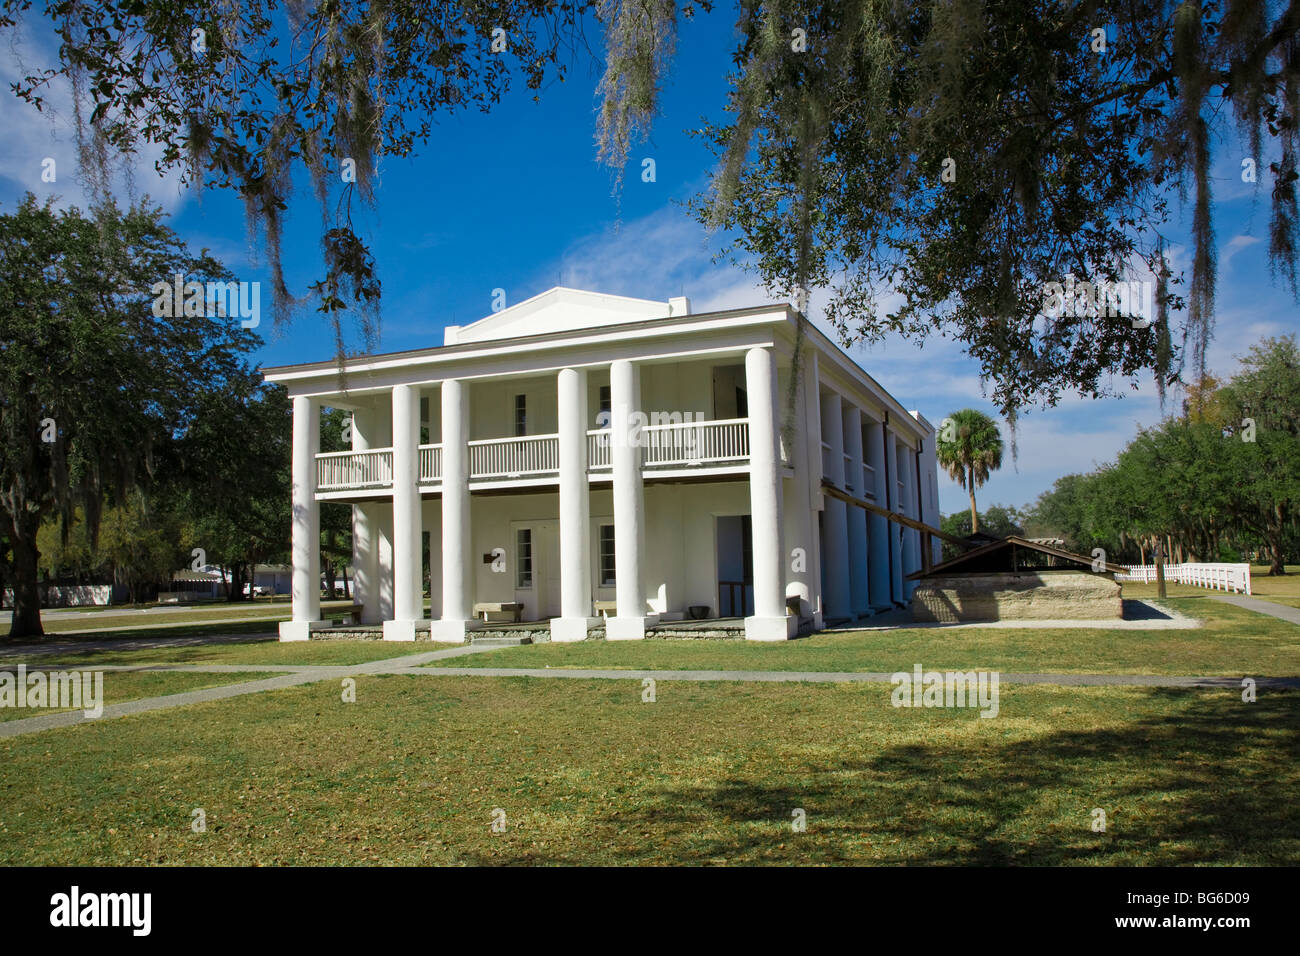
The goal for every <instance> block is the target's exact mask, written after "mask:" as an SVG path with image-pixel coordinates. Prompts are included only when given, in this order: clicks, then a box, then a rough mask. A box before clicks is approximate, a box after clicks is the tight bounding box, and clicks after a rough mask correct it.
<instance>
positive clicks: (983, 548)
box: [907, 534, 1128, 581]
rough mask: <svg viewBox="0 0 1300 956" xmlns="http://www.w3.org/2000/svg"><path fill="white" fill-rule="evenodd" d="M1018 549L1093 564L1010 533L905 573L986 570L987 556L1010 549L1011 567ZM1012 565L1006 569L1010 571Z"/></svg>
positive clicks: (1108, 567) (913, 577) (1109, 568)
mask: <svg viewBox="0 0 1300 956" xmlns="http://www.w3.org/2000/svg"><path fill="white" fill-rule="evenodd" d="M1017 549H1024V550H1025V551H1032V552H1037V553H1039V554H1046V555H1050V556H1051V557H1053V558H1055V559H1056V560H1058V561H1063V562H1065V563H1066V564H1075V565H1079V566H1080V567H1084V568H1087V569H1088V570H1089V571H1091V570H1092V565H1093V559H1092V558H1088V557H1084V556H1083V555H1081V554H1075V553H1074V552H1072V551H1065V550H1063V549H1061V548H1057V547H1053V546H1052V545H1050V544H1043V543H1041V542H1038V541H1030V540H1029V539H1028V538H1022V537H1020V536H1019V535H1014V534H1013V535H1008V536H1007V537H1005V538H1000V539H998V540H997V541H990V542H989V543H988V544H983V545H980V546H979V547H978V548H975V549H973V550H971V551H967V552H966V553H965V554H959V555H958V556H957V557H955V558H950V559H949V560H947V561H944V562H943V563H941V564H936V565H934V567H932V568H930V569H929V570H928V571H927V570H924V569H923V570H920V571H913V572H912V573H911V574H909V575H908V576H907V580H909V581H917V580H920V579H922V578H928V577H934V576H936V575H941V574H961V573H963V566H965V567H966V570H968V571H969V573H972V574H984V573H989V572H988V570H987V565H988V563H989V559H995V560H996V555H997V552H999V551H1002V550H1008V551H1010V552H1011V554H1010V555H1009V557H1008V563H1009V564H1012V565H1013V568H1014V558H1015V551H1016V550H1017ZM1013 568H1011V569H1008V570H1012V569H1013ZM1026 570H1027V571H1028V570H1044V569H1029V568H1027V569H1026ZM1046 570H1051V569H1046ZM1127 570H1128V569H1127V568H1124V567H1121V566H1120V565H1118V564H1108V563H1105V562H1103V564H1102V567H1101V569H1100V571H1099V573H1105V574H1119V573H1123V572H1124V571H1127Z"/></svg>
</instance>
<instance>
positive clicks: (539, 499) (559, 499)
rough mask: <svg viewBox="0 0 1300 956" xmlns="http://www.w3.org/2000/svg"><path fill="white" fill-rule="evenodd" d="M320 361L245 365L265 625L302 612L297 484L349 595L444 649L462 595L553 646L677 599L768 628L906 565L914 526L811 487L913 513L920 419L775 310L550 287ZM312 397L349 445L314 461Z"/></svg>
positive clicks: (307, 590)
mask: <svg viewBox="0 0 1300 956" xmlns="http://www.w3.org/2000/svg"><path fill="white" fill-rule="evenodd" d="M796 367H797V369H798V371H797V373H796V371H795V369H796ZM343 371H344V375H343V376H340V368H339V364H338V362H337V360H336V359H326V360H324V361H320V362H315V363H311V364H304V365H291V366H283V367H279V368H271V369H267V370H266V372H265V376H266V379H267V381H270V382H277V383H280V384H282V385H283V386H285V387H286V388H287V389H288V392H289V395H290V397H291V399H292V401H293V412H294V424H293V436H294V438H293V441H294V446H293V550H292V553H293V588H292V595H293V620H292V621H291V622H286V623H284V624H282V625H281V627H280V634H281V640H302V639H306V638H307V637H309V635H310V632H311V630H312V629H313V628H314V627H319V626H322V625H321V623H320V621H319V618H320V590H319V585H318V582H319V580H320V571H319V562H320V555H319V540H320V535H319V521H320V515H319V507H320V503H321V502H322V501H339V502H346V503H349V504H351V505H352V515H353V546H354V555H353V562H352V567H353V574H354V586H355V597H354V600H355V601H356V602H357V603H359V604H361V605H363V608H364V609H363V611H362V621H363V623H371V624H378V623H381V622H382V624H383V630H384V637H385V639H390V640H412V639H414V638H415V636H416V634H417V632H419V633H420V634H421V636H424V635H425V634H428V633H430V632H431V635H432V637H433V638H434V639H435V640H442V641H464V640H465V639H466V637H467V633H468V632H469V631H471V630H473V629H474V628H475V627H476V626H477V620H478V616H477V615H476V613H475V607H476V605H487V604H504V605H511V604H520V605H522V606H523V610H522V617H523V619H524V620H549V621H550V631H551V637H552V639H553V640H561V641H563V640H581V639H583V638H585V637H586V636H587V634H588V631H589V629H590V628H591V627H592V626H594V625H597V624H601V625H604V626H605V629H606V636H607V638H609V639H611V640H617V639H636V638H641V637H644V636H645V634H646V628H647V627H649V626H653V625H654V624H656V623H659V622H663V621H671V620H678V619H683V618H688V617H690V616H692V613H694V614H695V615H699V614H704V615H705V616H707V617H733V618H743V619H744V632H745V636H746V637H748V638H750V639H754V640H785V639H786V638H789V637H791V636H793V635H795V634H796V633H797V632H798V631H799V630H800V629H801V628H802V629H804V630H807V629H818V628H821V627H823V626H825V625H827V624H832V623H836V622H847V621H852V620H854V619H857V618H859V617H863V616H865V615H868V614H870V613H872V612H873V611H877V610H882V609H886V608H891V607H894V606H897V605H899V604H901V603H903V602H905V601H906V599H907V597H908V596H909V594H910V591H911V587H912V585H911V584H910V583H908V582H906V581H905V577H906V575H907V574H909V573H910V572H912V571H915V570H917V569H919V568H920V567H921V566H922V556H921V536H920V534H919V533H918V532H917V531H915V530H910V529H907V528H904V527H901V526H900V525H898V524H896V523H893V522H891V521H889V520H887V519H886V518H884V517H882V516H880V515H877V514H874V513H870V512H868V511H867V510H866V509H863V508H861V507H856V506H854V505H853V504H851V503H850V502H847V501H845V500H844V499H843V498H841V497H836V496H834V495H832V494H828V493H827V492H826V491H825V490H824V487H823V485H824V483H829V484H830V485H833V486H835V487H836V488H838V489H840V490H842V491H844V492H847V494H848V496H849V497H858V498H861V499H865V500H867V501H870V502H872V503H873V504H877V505H879V506H881V507H884V508H887V509H888V510H890V511H894V512H898V513H900V514H902V515H905V516H908V517H910V518H914V519H917V520H920V521H923V522H925V523H926V524H928V525H931V526H937V524H938V519H939V511H938V491H937V486H936V475H935V454H934V429H933V427H932V426H931V425H930V423H929V422H927V421H926V420H925V418H924V417H922V416H921V415H920V414H918V413H917V412H909V411H907V410H906V409H904V408H903V406H901V405H900V404H899V403H898V402H897V401H896V400H895V399H894V398H893V397H892V396H890V395H889V394H888V393H887V392H886V391H885V390H884V389H883V388H881V387H880V386H879V385H878V384H877V383H876V382H875V381H874V380H873V379H872V378H871V376H869V375H868V374H867V373H866V372H865V371H863V370H862V369H861V368H860V367H859V366H858V365H857V364H856V363H855V362H854V361H853V360H852V359H851V358H849V356H848V355H846V354H845V353H844V352H843V351H842V350H841V349H840V348H838V347H837V346H836V345H835V344H834V343H833V342H832V341H831V340H830V339H828V338H827V337H826V336H825V335H823V334H822V333H821V332H819V331H818V330H817V329H816V328H815V327H814V326H813V325H812V324H810V323H807V322H802V321H800V320H799V318H798V315H797V313H796V312H795V311H794V310H793V309H792V308H790V307H788V306H781V305H776V306H773V305H764V306H758V307H755V308H748V309H733V310H728V311H725V312H707V313H701V314H692V312H691V309H690V303H689V301H688V300H687V299H685V298H675V299H670V300H668V302H667V303H664V302H655V301H649V300H644V299H630V298H624V297H621V296H612V295H602V294H598V293H593V292H583V291H578V290H573V289H564V288H555V289H551V290H550V291H548V292H545V293H543V294H541V295H538V296H535V297H534V298H531V299H529V300H527V301H525V302H521V303H520V304H518V305H515V306H512V307H510V308H507V309H503V310H502V311H500V312H497V313H495V314H493V315H490V316H488V317H487V318H484V319H481V320H479V321H477V322H474V323H472V324H470V325H466V326H459V327H450V328H448V329H446V332H445V342H444V345H443V346H442V347H438V348H427V349H419V350H414V351H408V352H395V353H390V354H382V355H370V356H361V357H357V358H351V359H348V360H347V362H346V363H345V366H344V370H343ZM322 407H333V408H345V409H350V410H351V411H352V423H353V427H352V450H351V451H349V452H342V453H334V454H320V453H319V440H320V438H319V436H320V427H319V414H320V409H321V408H322ZM933 547H934V555H935V558H936V559H937V557H938V553H939V542H938V541H937V540H936V541H934V542H933ZM426 554H427V558H428V564H429V567H430V581H429V585H430V587H429V591H430V595H431V610H430V612H429V617H428V618H426V616H425V610H424V602H423V586H424V581H423V580H422V576H423V575H422V568H423V564H424V557H425V555H426ZM692 609H694V612H692ZM480 610H482V608H480ZM602 612H604V613H605V614H606V615H607V619H606V620H602V619H601V613H602Z"/></svg>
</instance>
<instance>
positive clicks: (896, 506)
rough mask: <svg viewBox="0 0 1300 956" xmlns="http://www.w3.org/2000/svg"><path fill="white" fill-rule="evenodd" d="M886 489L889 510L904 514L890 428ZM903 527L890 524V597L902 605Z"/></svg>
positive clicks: (887, 433) (887, 430)
mask: <svg viewBox="0 0 1300 956" xmlns="http://www.w3.org/2000/svg"><path fill="white" fill-rule="evenodd" d="M885 487H886V491H887V492H888V494H889V510H891V511H893V512H895V513H897V514H902V513H903V505H902V502H901V501H900V500H899V494H898V437H897V436H896V435H895V434H894V432H893V430H892V429H890V428H889V427H886V428H885ZM902 527H903V526H902V525H900V524H897V523H896V522H893V521H891V522H890V523H889V567H890V581H891V584H892V586H891V588H890V596H891V598H892V599H893V600H894V601H896V602H898V603H900V604H901V603H902V601H903V536H902V535H901V534H899V532H900V531H901V530H902Z"/></svg>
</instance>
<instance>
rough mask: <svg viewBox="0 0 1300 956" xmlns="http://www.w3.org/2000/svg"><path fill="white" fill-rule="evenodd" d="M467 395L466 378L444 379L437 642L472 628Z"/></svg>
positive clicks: (456, 638) (458, 637) (459, 637)
mask: <svg viewBox="0 0 1300 956" xmlns="http://www.w3.org/2000/svg"><path fill="white" fill-rule="evenodd" d="M468 441H469V394H468V391H467V388H466V386H465V384H464V383H463V382H460V381H457V380H455V379H448V380H447V381H445V382H443V383H442V617H441V618H440V619H439V620H437V621H434V622H433V627H432V631H433V639H434V640H435V641H453V642H464V640H465V637H466V632H467V631H470V630H472V629H473V628H474V625H475V622H474V592H473V587H474V579H473V576H472V567H473V566H472V564H471V560H472V559H471V555H470V548H471V545H472V543H473V542H472V541H471V538H470V520H469V519H470V510H469V446H468V445H467V444H466V443H467V442H468Z"/></svg>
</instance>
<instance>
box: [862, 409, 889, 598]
mask: <svg viewBox="0 0 1300 956" xmlns="http://www.w3.org/2000/svg"><path fill="white" fill-rule="evenodd" d="M867 464H868V465H870V466H871V468H872V472H873V474H874V476H875V482H876V487H875V489H874V490H875V503H876V504H878V505H880V507H882V508H884V507H886V504H885V482H886V481H887V480H888V477H889V475H888V471H889V470H888V468H887V467H886V466H885V427H884V425H882V424H881V423H880V422H871V423H869V424H868V425H867ZM867 527H868V531H869V535H868V544H867V550H868V558H867V565H868V567H869V568H870V570H871V573H870V574H869V575H868V577H867V595H868V599H869V600H870V602H871V606H872V607H873V608H878V609H884V608H887V607H890V606H891V600H890V597H889V528H890V521H889V519H888V518H885V517H883V516H881V515H877V514H873V515H871V516H870V517H869V518H868V519H867Z"/></svg>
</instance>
